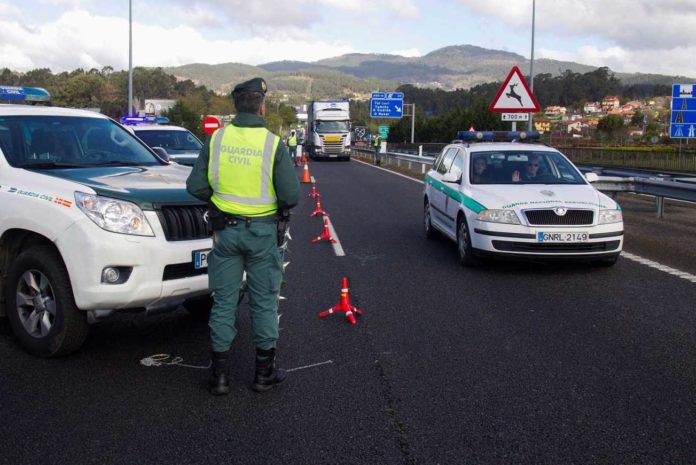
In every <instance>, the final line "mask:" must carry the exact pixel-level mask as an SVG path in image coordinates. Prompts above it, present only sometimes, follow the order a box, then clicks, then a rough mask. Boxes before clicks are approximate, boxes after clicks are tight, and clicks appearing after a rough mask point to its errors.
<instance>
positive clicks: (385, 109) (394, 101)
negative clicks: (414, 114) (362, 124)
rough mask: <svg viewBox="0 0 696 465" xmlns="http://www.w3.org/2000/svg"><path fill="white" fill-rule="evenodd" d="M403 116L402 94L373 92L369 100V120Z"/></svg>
mask: <svg viewBox="0 0 696 465" xmlns="http://www.w3.org/2000/svg"><path fill="white" fill-rule="evenodd" d="M403 115H404V93H403V92H373V93H372V99H370V117H371V118H401V117H402V116H403Z"/></svg>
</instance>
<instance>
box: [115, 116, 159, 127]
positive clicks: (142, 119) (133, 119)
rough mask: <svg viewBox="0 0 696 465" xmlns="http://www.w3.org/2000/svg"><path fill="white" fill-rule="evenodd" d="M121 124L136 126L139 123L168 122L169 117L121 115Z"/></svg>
mask: <svg viewBox="0 0 696 465" xmlns="http://www.w3.org/2000/svg"><path fill="white" fill-rule="evenodd" d="M119 121H120V122H121V124H125V125H128V126H136V125H138V124H167V123H169V118H167V117H164V116H121V118H120V119H119Z"/></svg>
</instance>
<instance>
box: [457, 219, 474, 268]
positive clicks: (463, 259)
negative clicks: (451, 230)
mask: <svg viewBox="0 0 696 465" xmlns="http://www.w3.org/2000/svg"><path fill="white" fill-rule="evenodd" d="M457 252H458V255H459V262H460V263H461V264H462V265H464V266H476V265H478V264H479V259H478V258H476V257H475V256H474V249H473V248H472V247H471V237H470V236H469V228H468V227H467V225H466V219H465V218H463V217H461V218H459V220H458V221H457Z"/></svg>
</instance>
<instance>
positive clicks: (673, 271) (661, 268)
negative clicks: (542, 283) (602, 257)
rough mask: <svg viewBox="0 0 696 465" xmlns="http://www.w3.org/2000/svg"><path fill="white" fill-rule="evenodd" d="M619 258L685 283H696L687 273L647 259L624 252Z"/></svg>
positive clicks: (695, 277) (694, 276) (693, 277)
mask: <svg viewBox="0 0 696 465" xmlns="http://www.w3.org/2000/svg"><path fill="white" fill-rule="evenodd" d="M621 256H622V257H624V258H627V259H629V260H633V261H634V262H638V263H640V264H642V265H646V266H649V267H650V268H654V269H656V270H659V271H662V272H664V273H669V274H671V275H673V276H676V277H678V278H682V279H686V280H687V281H691V282H692V283H696V275H693V274H691V273H687V272H686V271H681V270H677V269H676V268H672V267H669V266H667V265H663V264H661V263H658V262H654V261H652V260H648V259H647V258H643V257H639V256H638V255H633V254H632V253H628V252H626V251H623V252H621Z"/></svg>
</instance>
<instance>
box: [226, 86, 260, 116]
mask: <svg viewBox="0 0 696 465" xmlns="http://www.w3.org/2000/svg"><path fill="white" fill-rule="evenodd" d="M232 98H233V99H234V107H235V108H236V109H237V111H238V112H239V113H252V114H257V113H258V112H259V108H261V104H262V103H263V98H264V95H263V94H262V93H260V92H249V91H241V92H233V93H232Z"/></svg>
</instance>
